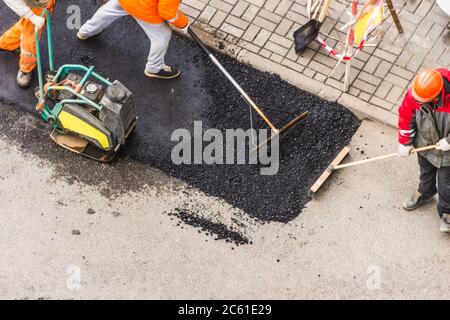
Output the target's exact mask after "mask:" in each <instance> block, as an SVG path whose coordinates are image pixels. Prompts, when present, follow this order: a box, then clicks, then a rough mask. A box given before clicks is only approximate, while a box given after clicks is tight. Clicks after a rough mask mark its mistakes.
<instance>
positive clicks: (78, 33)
mask: <svg viewBox="0 0 450 320" xmlns="http://www.w3.org/2000/svg"><path fill="white" fill-rule="evenodd" d="M102 33H103V31H101V32H99V33H97V34H94V35H93V36H89V37H87V36H83V35H82V34H81V32H80V31H78V32H77V38H78V40H81V41H86V40H88V39H90V38H94V37H97V36H99V35H101V34H102Z"/></svg>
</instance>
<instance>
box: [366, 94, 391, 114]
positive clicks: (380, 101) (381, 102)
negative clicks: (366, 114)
mask: <svg viewBox="0 0 450 320" xmlns="http://www.w3.org/2000/svg"><path fill="white" fill-rule="evenodd" d="M370 103H372V104H374V105H376V106H378V107H380V108H383V109H386V110H388V111H390V110H391V109H392V108H393V107H394V105H393V104H392V103H389V102H387V101H386V100H384V99H380V98H378V97H376V96H372V98H370Z"/></svg>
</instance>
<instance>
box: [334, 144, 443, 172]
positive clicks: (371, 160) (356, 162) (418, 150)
mask: <svg viewBox="0 0 450 320" xmlns="http://www.w3.org/2000/svg"><path fill="white" fill-rule="evenodd" d="M434 149H436V146H428V147H423V148H418V149H414V150H412V151H411V153H420V152H424V151H430V150H434ZM395 157H398V153H392V154H388V155H385V156H380V157H375V158H371V159H366V160H361V161H355V162H351V163H346V164H342V165H340V166H332V167H331V169H332V170H333V171H334V170H339V169H344V168H349V167H354V166H358V165H361V164H366V163H370V162H374V161H379V160H384V159H390V158H395Z"/></svg>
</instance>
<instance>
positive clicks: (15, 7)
mask: <svg viewBox="0 0 450 320" xmlns="http://www.w3.org/2000/svg"><path fill="white" fill-rule="evenodd" d="M3 1H4V2H5V4H6V5H7V6H8V7H9V8H10V9H11V10H12V11H14V12H15V13H16V14H17V15H18V16H19V17H23V18H25V19H29V18H31V16H33V15H34V13H33V11H31V9H30V7H28V6H27V5H26V4H25V2H23V1H22V0H3Z"/></svg>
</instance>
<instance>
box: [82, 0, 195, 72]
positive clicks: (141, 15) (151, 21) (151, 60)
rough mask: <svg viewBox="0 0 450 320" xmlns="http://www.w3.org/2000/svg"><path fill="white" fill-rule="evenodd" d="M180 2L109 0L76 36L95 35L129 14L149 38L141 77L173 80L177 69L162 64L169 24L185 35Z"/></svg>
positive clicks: (185, 26) (186, 26) (168, 34)
mask: <svg viewBox="0 0 450 320" xmlns="http://www.w3.org/2000/svg"><path fill="white" fill-rule="evenodd" d="M180 3H181V0H110V1H108V2H107V3H106V4H104V5H103V6H102V7H100V9H99V10H98V11H97V12H96V13H95V14H94V16H93V17H92V18H91V19H90V20H89V21H87V22H86V23H85V24H84V25H83V26H82V27H81V28H80V30H79V32H78V34H77V37H78V39H80V40H86V39H88V38H90V37H92V36H95V35H98V34H99V33H101V32H102V31H103V30H104V29H105V28H106V27H108V26H109V25H110V24H111V23H113V22H114V21H116V20H117V19H119V18H121V17H124V16H128V15H131V16H132V17H133V18H134V19H135V20H136V21H137V23H138V24H139V25H140V26H141V28H142V29H143V30H144V32H145V33H146V34H147V36H148V38H149V39H150V53H149V55H148V61H147V65H146V67H145V71H144V73H145V75H146V76H147V77H150V78H159V79H173V78H176V77H178V76H180V74H181V72H180V70H179V69H177V68H174V67H170V66H168V65H166V64H165V61H164V58H165V56H166V53H167V49H168V47H169V42H170V38H171V36H172V30H171V28H170V27H169V24H171V25H173V26H175V27H177V28H178V29H180V30H181V31H182V32H184V33H187V31H188V28H189V19H188V18H187V17H186V16H185V15H184V14H183V13H182V12H181V11H180V10H179V6H180Z"/></svg>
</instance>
